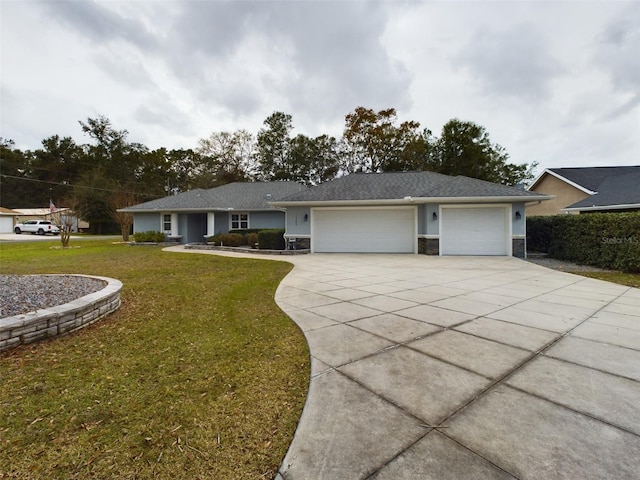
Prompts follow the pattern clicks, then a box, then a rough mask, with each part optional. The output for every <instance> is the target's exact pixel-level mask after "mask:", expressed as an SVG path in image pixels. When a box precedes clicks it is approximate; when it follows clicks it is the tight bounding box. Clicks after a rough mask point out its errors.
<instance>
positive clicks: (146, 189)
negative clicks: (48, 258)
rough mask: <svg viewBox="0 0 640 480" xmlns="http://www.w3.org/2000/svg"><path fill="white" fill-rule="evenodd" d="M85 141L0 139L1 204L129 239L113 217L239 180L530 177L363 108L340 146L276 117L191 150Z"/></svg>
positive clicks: (103, 134) (457, 134) (453, 137)
mask: <svg viewBox="0 0 640 480" xmlns="http://www.w3.org/2000/svg"><path fill="white" fill-rule="evenodd" d="M79 124H80V128H81V130H82V132H83V133H84V134H85V135H86V136H87V137H88V138H89V142H88V143H86V144H77V143H76V142H75V141H74V140H73V139H72V138H71V137H60V136H59V135H53V136H51V137H48V138H45V139H44V140H42V147H41V148H38V149H36V150H19V149H17V148H15V144H14V142H13V141H12V140H8V139H0V180H1V188H0V205H2V206H3V207H7V208H20V207H22V208H34V207H43V206H46V205H48V204H49V203H48V202H49V200H50V199H52V200H53V201H54V202H56V203H57V204H58V205H62V206H68V207H73V208H74V210H75V211H76V212H77V214H78V215H79V216H80V217H81V218H83V219H84V220H86V221H88V222H89V223H90V225H91V228H92V231H93V232H94V233H106V232H108V231H109V232H110V231H113V230H114V228H116V224H120V225H121V226H122V229H123V233H124V230H125V229H127V228H129V226H130V218H126V217H127V216H125V215H123V214H121V213H118V212H117V209H119V208H122V207H125V206H130V205H134V204H137V203H141V202H144V201H147V200H151V199H154V198H159V197H162V196H165V195H169V194H172V193H177V192H181V191H187V190H191V189H194V188H212V187H215V186H219V185H223V184H225V183H230V182H236V181H272V180H283V181H297V182H301V183H304V184H306V185H317V184H320V183H323V182H326V181H329V180H332V179H333V178H336V177H338V176H342V175H348V174H355V173H369V172H376V173H377V172H391V171H417V170H429V171H434V172H438V173H443V174H447V175H465V176H469V177H473V178H479V179H481V180H487V181H490V182H496V183H501V184H505V185H515V184H518V183H522V182H525V181H527V180H530V179H531V178H532V176H533V175H532V169H533V168H534V167H535V164H533V165H526V164H514V163H510V162H509V155H508V153H507V152H506V150H505V149H504V148H502V147H501V146H500V145H498V144H495V143H493V142H492V141H491V140H490V138H489V134H488V132H487V131H486V129H485V128H484V127H482V126H480V125H477V124H475V123H473V122H469V121H461V120H458V119H452V120H450V121H449V122H447V123H446V124H445V125H444V126H443V128H442V132H441V134H440V136H439V137H436V136H434V135H433V134H432V132H431V131H429V130H428V129H421V127H420V123H418V122H416V121H404V122H399V120H398V118H397V113H396V110H395V109H393V108H389V109H383V110H380V111H374V110H373V109H369V108H364V107H358V108H356V109H355V110H354V111H353V112H351V113H349V114H348V115H346V117H345V126H344V131H343V134H342V137H341V138H335V137H333V136H330V135H326V134H324V135H320V136H317V137H309V136H307V135H303V134H297V135H294V134H293V130H294V127H293V119H292V117H291V115H288V114H286V113H283V112H274V113H273V114H271V115H270V116H269V117H267V119H266V120H265V121H264V123H263V126H262V128H261V129H260V130H259V131H258V132H257V134H255V135H254V134H252V133H250V132H248V131H247V130H237V131H234V132H214V133H212V134H211V135H210V136H208V137H206V138H202V139H200V140H199V141H198V143H197V146H196V147H195V148H188V149H171V150H169V149H167V148H158V149H155V150H150V149H149V148H147V147H146V146H145V145H142V144H140V143H136V142H130V141H129V140H128V135H129V132H128V131H127V130H117V129H116V128H114V127H113V125H112V124H111V121H110V120H109V119H108V118H106V117H104V116H99V117H97V118H88V119H87V120H86V122H82V121H80V122H79Z"/></svg>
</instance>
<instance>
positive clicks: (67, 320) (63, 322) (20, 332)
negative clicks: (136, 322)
mask: <svg viewBox="0 0 640 480" xmlns="http://www.w3.org/2000/svg"><path fill="white" fill-rule="evenodd" d="M85 276H88V277H91V278H97V279H100V280H104V281H105V282H107V286H106V287H104V288H103V289H102V290H100V291H98V292H94V293H91V294H89V295H85V296H84V297H80V298H78V299H76V300H74V301H73V302H69V303H65V304H64V305H58V306H55V307H51V308H46V309H42V310H37V311H35V312H29V313H25V314H21V315H16V316H13V317H6V318H0V352H2V351H3V350H8V349H10V348H13V347H17V346H18V345H22V344H26V343H33V342H37V341H39V340H44V339H46V338H51V337H56V336H60V335H66V334H69V333H72V332H75V331H76V330H80V329H81V328H84V327H86V326H88V325H91V324H92V323H95V322H97V321H98V320H102V319H103V318H104V317H106V316H107V315H109V314H110V313H112V312H114V311H116V310H117V309H118V308H119V307H120V290H122V282H120V281H119V280H115V279H113V278H107V277H96V276H92V275H85Z"/></svg>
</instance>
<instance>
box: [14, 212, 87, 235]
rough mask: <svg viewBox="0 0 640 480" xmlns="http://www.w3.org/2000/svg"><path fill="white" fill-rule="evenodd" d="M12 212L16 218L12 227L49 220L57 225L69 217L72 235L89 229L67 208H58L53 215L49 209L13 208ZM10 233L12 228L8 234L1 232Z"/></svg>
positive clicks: (85, 223)
mask: <svg viewBox="0 0 640 480" xmlns="http://www.w3.org/2000/svg"><path fill="white" fill-rule="evenodd" d="M13 212H15V213H14V215H15V216H16V218H15V222H14V224H13V225H15V224H16V223H22V222H26V221H27V220H49V221H51V222H53V223H56V224H57V223H58V222H59V221H60V219H61V218H62V219H64V218H66V217H67V215H69V218H71V219H72V228H71V231H72V232H73V233H78V232H79V231H82V230H87V229H88V228H89V223H87V222H85V221H84V220H81V219H79V218H78V217H76V216H75V214H74V212H72V211H71V210H70V209H69V208H64V207H61V208H58V209H56V210H55V213H51V210H50V209H49V208H14V209H13ZM12 231H13V226H12V227H11V230H9V231H8V232H4V231H3V233H10V232H12Z"/></svg>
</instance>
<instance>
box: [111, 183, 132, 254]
mask: <svg viewBox="0 0 640 480" xmlns="http://www.w3.org/2000/svg"><path fill="white" fill-rule="evenodd" d="M136 203H137V199H136V195H135V193H133V192H130V191H127V190H118V191H116V192H113V193H112V194H111V196H110V197H109V215H110V216H111V218H112V219H113V221H114V222H116V223H117V224H118V225H120V232H121V233H122V241H124V242H128V241H129V234H130V233H131V226H132V225H133V215H131V214H130V213H127V212H119V211H118V210H119V209H121V208H125V207H130V206H131V205H135V204H136Z"/></svg>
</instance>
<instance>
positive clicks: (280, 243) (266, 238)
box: [258, 228, 284, 250]
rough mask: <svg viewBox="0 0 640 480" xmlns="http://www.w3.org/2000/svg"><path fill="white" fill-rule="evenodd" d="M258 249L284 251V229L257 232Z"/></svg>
mask: <svg viewBox="0 0 640 480" xmlns="http://www.w3.org/2000/svg"><path fill="white" fill-rule="evenodd" d="M258 248H259V249H261V250H284V229H281V228H274V229H270V230H260V231H259V232H258Z"/></svg>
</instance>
